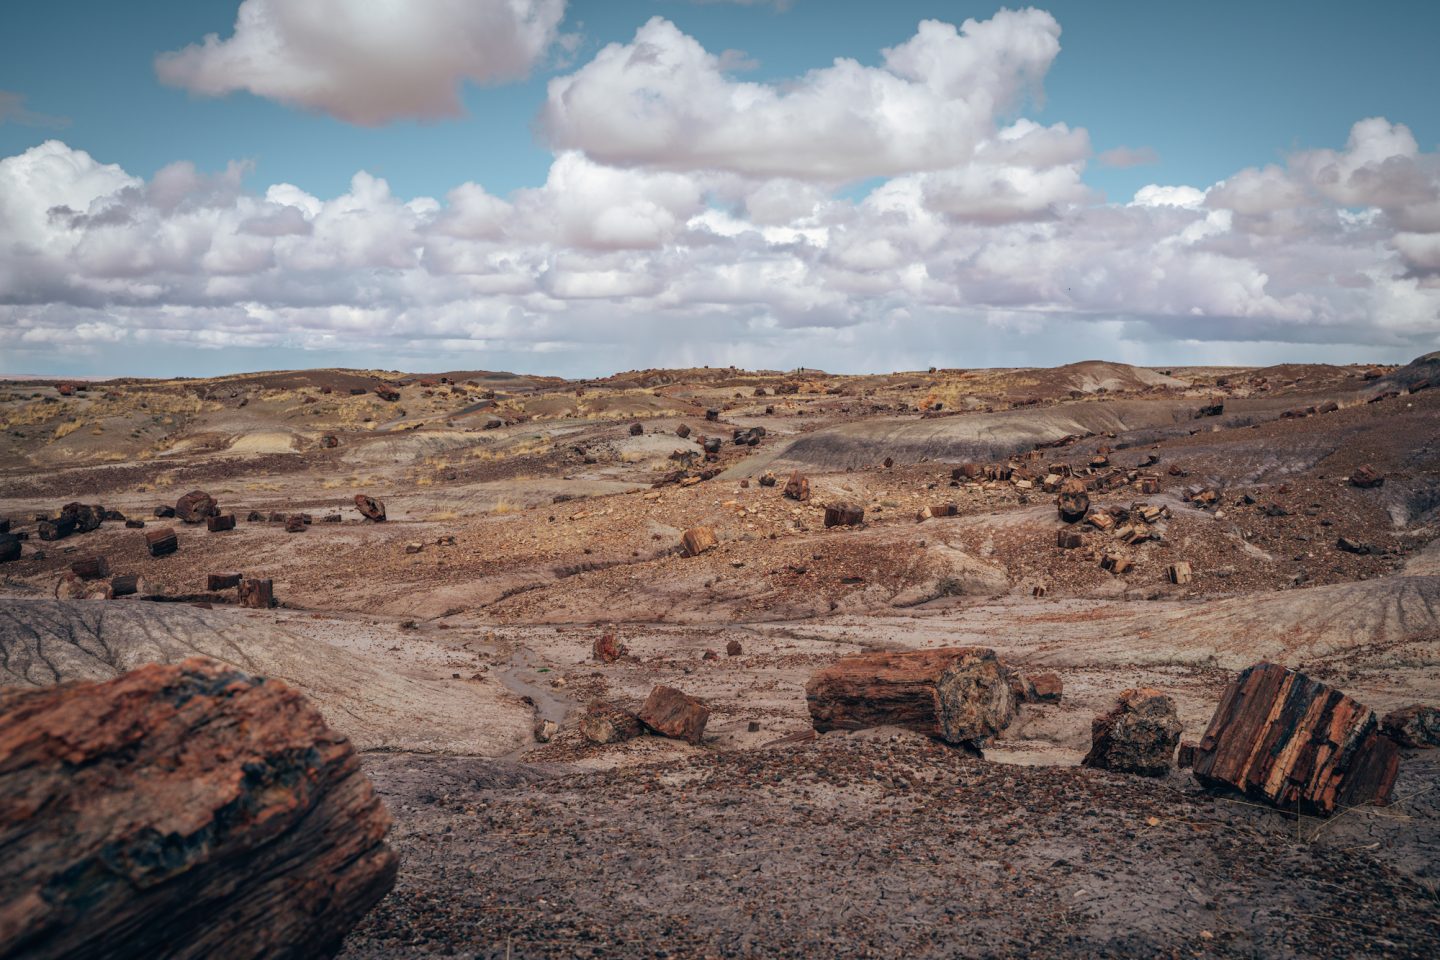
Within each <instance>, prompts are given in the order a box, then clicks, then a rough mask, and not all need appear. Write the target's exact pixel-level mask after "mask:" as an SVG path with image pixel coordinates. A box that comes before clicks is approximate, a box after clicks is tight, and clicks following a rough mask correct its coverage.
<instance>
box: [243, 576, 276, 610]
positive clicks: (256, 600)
mask: <svg viewBox="0 0 1440 960" xmlns="http://www.w3.org/2000/svg"><path fill="white" fill-rule="evenodd" d="M239 599H240V606H242V607H253V608H254V609H256V610H269V609H270V608H271V607H273V606H275V583H274V581H271V580H242V581H241V582H240V598H239Z"/></svg>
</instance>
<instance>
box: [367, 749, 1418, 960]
mask: <svg viewBox="0 0 1440 960" xmlns="http://www.w3.org/2000/svg"><path fill="white" fill-rule="evenodd" d="M367 769H368V772H369V774H370V776H371V777H372V778H373V779H374V780H375V782H376V784H377V786H378V788H379V790H380V791H381V793H382V794H383V795H384V797H385V799H386V801H387V803H388V804H389V805H390V808H391V810H392V811H393V812H394V814H395V816H396V820H397V824H396V829H395V831H394V834H393V840H394V843H395V845H396V846H397V848H398V849H399V850H400V852H401V854H402V857H403V867H402V873H401V877H400V881H399V884H398V885H397V887H396V889H395V891H394V892H393V893H391V894H390V896H389V897H387V898H386V900H385V901H383V902H382V903H381V904H380V906H379V907H378V908H377V909H376V910H375V911H373V912H372V913H371V914H370V916H369V917H367V918H366V920H365V921H363V923H362V924H361V925H360V927H359V928H357V930H356V931H355V932H354V933H353V934H352V935H351V937H350V939H349V941H348V942H347V949H346V951H345V953H344V956H345V957H346V958H350V960H361V958H379V957H387V958H390V957H418V956H429V955H433V954H440V955H458V956H470V957H507V956H508V957H571V956H596V957H599V956H604V957H712V956H713V957H722V956H723V957H732V956H733V957H743V956H795V957H800V956H805V957H814V956H861V957H902V956H903V957H954V956H964V957H988V956H1030V957H1050V956H1055V957H1059V956H1066V957H1072V956H1096V957H1099V956H1111V957H1115V956H1119V957H1154V956H1237V957H1238V956H1245V957H1252V956H1267V957H1278V956H1315V957H1337V958H1338V957H1361V956H1365V957H1433V956H1435V955H1436V951H1437V949H1440V894H1437V888H1440V859H1437V856H1440V795H1437V794H1440V791H1437V790H1435V789H1434V787H1435V784H1436V783H1437V775H1440V758H1436V757H1434V756H1433V754H1431V755H1428V756H1427V755H1425V754H1413V755H1411V756H1408V757H1407V758H1406V762H1405V764H1404V767H1403V772H1402V780H1401V782H1400V784H1399V786H1398V789H1397V791H1396V796H1397V797H1400V798H1406V799H1402V801H1401V802H1400V803H1399V804H1397V805H1395V806H1392V807H1390V808H1388V809H1386V810H1376V809H1369V810H1365V811H1355V812H1351V813H1349V814H1347V815H1344V816H1342V817H1340V818H1338V819H1336V820H1334V821H1331V822H1329V823H1322V822H1321V821H1317V820H1310V819H1306V820H1303V821H1302V822H1300V823H1299V824H1297V823H1296V821H1295V820H1293V819H1287V818H1286V817H1284V816H1282V815H1281V814H1278V813H1276V812H1275V811H1271V810H1263V809H1260V808H1256V807H1253V806H1250V805H1246V804H1243V803H1241V802H1238V801H1233V800H1229V799H1222V798H1212V797H1210V796H1208V795H1206V794H1204V793H1202V792H1200V791H1199V790H1198V789H1197V788H1196V787H1195V786H1194V784H1193V781H1191V780H1190V778H1189V777H1188V775H1184V774H1176V775H1174V776H1172V777H1171V778H1169V779H1167V780H1163V781H1150V780H1137V779H1135V778H1128V777H1121V776H1117V775H1112V774H1105V773H1099V772H1095V771H1087V770H1082V769H1079V768H1073V767H1014V766H1007V765H1003V764H995V763H987V762H985V761H981V760H977V759H974V758H972V757H969V756H967V755H964V754H962V753H959V752H956V751H954V750H951V749H948V748H945V747H943V746H940V745H937V744H934V743H931V742H929V741H927V740H924V739H922V738H919V737H914V736H910V735H907V734H896V733H891V732H888V731H881V732H871V733H869V734H864V735H856V736H843V735H842V736H829V737H822V738H820V739H818V740H815V741H812V742H810V743H807V744H801V745H798V746H789V747H772V748H769V749H759V750H750V751H740V752H732V753H726V754H716V755H710V756H699V757H695V758H693V759H690V760H682V761H672V762H667V763H663V764H653V765H646V766H640V767H631V768H625V769H619V770H613V771H608V772H599V773H596V772H590V773H578V774H577V773H566V772H563V771H558V770H553V769H552V770H548V771H547V770H544V769H537V768H530V767H524V766H513V765H504V764H497V763H494V762H490V761H482V760H474V759H455V758H448V759H447V758H437V757H421V756H416V755H403V754H390V755H380V754H372V755H369V757H368V758H367ZM1377 908H1383V909H1377Z"/></svg>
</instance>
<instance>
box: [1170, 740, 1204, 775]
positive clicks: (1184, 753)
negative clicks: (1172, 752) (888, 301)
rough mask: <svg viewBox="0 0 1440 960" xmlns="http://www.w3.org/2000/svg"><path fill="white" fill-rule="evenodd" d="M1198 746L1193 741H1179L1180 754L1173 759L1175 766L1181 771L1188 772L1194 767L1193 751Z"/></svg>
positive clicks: (1198, 747)
mask: <svg viewBox="0 0 1440 960" xmlns="http://www.w3.org/2000/svg"><path fill="white" fill-rule="evenodd" d="M1199 749H1200V745H1199V744H1197V743H1196V742H1195V741H1193V740H1181V741H1180V752H1179V754H1177V755H1176V757H1175V766H1176V767H1178V768H1179V769H1181V770H1189V769H1191V768H1192V767H1194V766H1195V751H1196V750H1199Z"/></svg>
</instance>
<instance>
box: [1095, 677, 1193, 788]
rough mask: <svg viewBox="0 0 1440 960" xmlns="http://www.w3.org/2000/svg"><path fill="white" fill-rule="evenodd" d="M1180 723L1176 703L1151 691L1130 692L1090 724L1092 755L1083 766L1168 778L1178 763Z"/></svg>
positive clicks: (1121, 695) (1123, 694)
mask: <svg viewBox="0 0 1440 960" xmlns="http://www.w3.org/2000/svg"><path fill="white" fill-rule="evenodd" d="M1179 742H1180V719H1179V717H1178V716H1177V714H1176V712H1175V702H1174V701H1173V700H1171V699H1170V698H1169V697H1167V696H1166V695H1165V694H1163V693H1161V692H1160V691H1159V690H1153V689H1150V688H1148V687H1142V688H1140V689H1138V690H1136V689H1132V690H1126V691H1124V692H1123V693H1121V694H1120V696H1119V698H1118V699H1117V700H1116V702H1115V706H1114V707H1112V708H1111V709H1110V710H1109V711H1107V712H1106V713H1102V714H1101V715H1100V716H1098V717H1096V718H1095V719H1094V720H1093V721H1091V724H1090V752H1089V753H1087V754H1086V755H1085V759H1084V760H1082V761H1080V762H1081V765H1082V766H1086V767H1095V768H1098V769H1101V770H1113V771H1115V772H1116V773H1137V774H1140V775H1141V776H1146V777H1159V776H1164V775H1165V774H1166V773H1168V772H1169V771H1170V768H1171V766H1172V765H1173V764H1174V761H1175V747H1176V745H1177V744H1178V743H1179Z"/></svg>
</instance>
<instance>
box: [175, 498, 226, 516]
mask: <svg viewBox="0 0 1440 960" xmlns="http://www.w3.org/2000/svg"><path fill="white" fill-rule="evenodd" d="M219 512H220V506H219V504H217V503H216V502H215V498H214V497H212V496H210V494H208V493H206V492H205V491H204V490H191V491H190V492H189V493H187V494H185V496H183V497H181V498H180V499H179V500H177V501H175V516H176V518H177V519H179V520H182V521H184V522H185V523H204V522H205V519H206V518H207V517H213V516H215V515H216V514H218V513H219Z"/></svg>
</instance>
